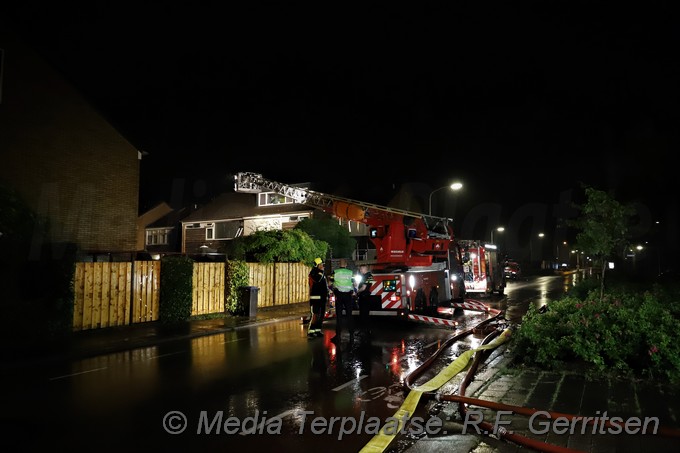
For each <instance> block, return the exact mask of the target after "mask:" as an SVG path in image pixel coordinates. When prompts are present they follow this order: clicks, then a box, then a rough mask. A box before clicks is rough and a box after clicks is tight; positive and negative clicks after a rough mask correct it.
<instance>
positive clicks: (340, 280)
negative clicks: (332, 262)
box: [333, 267, 354, 293]
mask: <svg viewBox="0 0 680 453" xmlns="http://www.w3.org/2000/svg"><path fill="white" fill-rule="evenodd" d="M352 277H353V273H352V271H351V270H349V269H347V268H346V267H341V268H338V269H336V270H334V271H333V288H334V289H336V290H337V291H340V292H342V293H348V292H354V279H353V278H352Z"/></svg>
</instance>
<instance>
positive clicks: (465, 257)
mask: <svg viewBox="0 0 680 453" xmlns="http://www.w3.org/2000/svg"><path fill="white" fill-rule="evenodd" d="M458 245H459V246H460V252H461V256H462V263H463V280H464V282H465V292H466V293H467V294H480V295H491V294H494V293H497V294H499V295H502V294H503V293H504V292H505V275H504V272H503V263H502V262H501V259H500V258H499V256H498V250H497V247H496V245H494V244H490V243H487V242H484V241H479V240H468V239H460V240H458Z"/></svg>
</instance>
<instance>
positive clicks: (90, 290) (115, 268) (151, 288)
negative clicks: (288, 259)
mask: <svg viewBox="0 0 680 453" xmlns="http://www.w3.org/2000/svg"><path fill="white" fill-rule="evenodd" d="M248 268H249V269H248V273H249V276H248V277H249V285H250V286H257V287H258V288H259V291H258V301H257V306H258V308H264V307H273V306H280V305H286V304H294V303H298V302H304V301H306V300H308V297H309V287H308V282H307V275H308V273H309V268H308V267H307V266H306V265H304V264H302V263H273V264H260V263H248ZM160 276H161V263H160V261H133V262H113V263H99V262H98V263H76V270H75V275H74V279H73V280H74V289H75V301H74V310H73V330H74V331H79V330H88V329H99V328H105V327H113V326H123V325H129V324H135V323H141V322H149V321H157V320H158V314H159V306H160V303H161V301H160ZM192 286H193V288H192V290H193V293H192V310H191V314H192V316H195V315H204V314H210V313H224V312H225V299H226V297H225V293H226V287H227V284H226V281H225V263H194V269H193V276H192Z"/></svg>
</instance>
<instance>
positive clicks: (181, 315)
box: [158, 256, 194, 326]
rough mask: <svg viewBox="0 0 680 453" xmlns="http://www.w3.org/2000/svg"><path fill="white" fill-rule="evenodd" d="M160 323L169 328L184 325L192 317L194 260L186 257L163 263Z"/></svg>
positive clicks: (168, 259)
mask: <svg viewBox="0 0 680 453" xmlns="http://www.w3.org/2000/svg"><path fill="white" fill-rule="evenodd" d="M161 269H162V270H163V271H162V272H161V284H160V307H159V313H158V319H159V321H160V322H161V323H162V324H164V325H168V326H174V325H179V324H182V323H183V322H184V321H187V320H188V319H189V318H190V317H191V302H192V291H193V287H192V281H191V280H192V277H193V272H194V260H192V259H191V258H187V257H184V256H170V257H165V258H163V259H162V261H161Z"/></svg>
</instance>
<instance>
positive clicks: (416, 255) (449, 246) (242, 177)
mask: <svg viewBox="0 0 680 453" xmlns="http://www.w3.org/2000/svg"><path fill="white" fill-rule="evenodd" d="M235 190H236V191H237V192H262V191H271V192H276V193H279V194H281V195H284V196H286V197H290V198H292V199H293V200H295V201H296V202H298V203H302V204H308V205H312V206H314V207H316V208H318V209H321V210H323V211H325V212H329V213H332V214H333V215H334V216H336V217H337V218H340V219H343V220H345V221H348V222H360V223H363V224H365V225H367V227H368V232H369V240H370V241H371V242H372V244H373V245H374V246H375V254H376V258H375V260H373V261H372V262H370V263H367V264H370V266H371V273H372V274H373V279H374V283H373V285H372V286H371V293H372V295H373V296H374V301H375V302H374V303H373V304H372V306H371V314H372V315H373V314H375V315H378V314H407V313H410V312H413V313H421V314H434V313H436V312H437V307H439V306H450V305H451V303H452V302H455V301H462V300H463V297H464V295H465V287H464V286H463V284H462V279H463V266H462V256H461V253H460V250H459V249H458V245H457V243H456V239H455V237H454V235H453V230H452V228H451V225H450V223H451V222H450V221H451V219H447V218H442V217H435V216H430V215H425V214H421V213H417V212H410V211H404V210H401V209H395V208H389V207H386V206H379V205H375V204H371V203H364V202H361V201H356V200H351V199H347V198H342V197H337V196H334V195H328V194H324V193H320V192H316V191H312V190H308V189H304V188H300V187H297V186H291V185H287V184H283V183H280V182H276V181H270V180H267V179H265V178H263V177H262V175H260V174H257V173H238V174H237V175H236V176H235Z"/></svg>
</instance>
